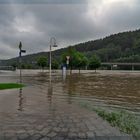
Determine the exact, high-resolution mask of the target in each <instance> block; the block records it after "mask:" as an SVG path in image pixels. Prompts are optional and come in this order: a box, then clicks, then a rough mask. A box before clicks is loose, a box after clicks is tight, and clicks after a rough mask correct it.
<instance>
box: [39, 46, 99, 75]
mask: <svg viewBox="0 0 140 140" xmlns="http://www.w3.org/2000/svg"><path fill="white" fill-rule="evenodd" d="M67 56H69V58H70V59H69V64H67ZM37 65H38V66H39V67H40V68H42V69H44V68H45V67H48V66H49V61H48V59H47V57H45V56H40V57H39V58H38V60H37ZM100 65H101V61H100V59H99V58H98V57H97V56H96V55H93V56H92V57H91V58H90V59H88V58H87V57H86V56H85V55H84V54H83V53H81V52H78V51H76V50H75V49H74V48H69V49H68V50H67V51H66V52H64V53H63V54H62V55H61V60H59V61H57V60H55V59H53V61H52V69H58V68H62V67H63V66H65V67H67V68H68V69H70V70H72V69H78V70H79V72H80V70H81V69H94V70H96V69H97V68H99V67H100Z"/></svg>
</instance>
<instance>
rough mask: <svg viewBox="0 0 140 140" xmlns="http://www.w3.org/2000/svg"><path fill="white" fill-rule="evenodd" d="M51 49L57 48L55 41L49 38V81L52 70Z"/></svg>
mask: <svg viewBox="0 0 140 140" xmlns="http://www.w3.org/2000/svg"><path fill="white" fill-rule="evenodd" d="M52 47H57V45H56V39H55V38H54V37H51V39H50V64H49V73H50V79H51V70H52Z"/></svg>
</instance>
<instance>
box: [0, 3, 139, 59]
mask: <svg viewBox="0 0 140 140" xmlns="http://www.w3.org/2000/svg"><path fill="white" fill-rule="evenodd" d="M102 1H103V0H100V2H99V0H98V1H97V0H95V1H94V2H95V9H93V16H88V15H87V14H88V10H89V5H88V4H90V3H88V4H87V3H86V2H87V1H86V2H84V3H83V2H82V1H81V2H80V0H77V1H76V2H77V4H72V3H74V0H72V1H64V0H61V1H57V0H55V1H52V0H51V1H49V0H48V2H54V3H53V4H45V5H44V4H19V3H18V4H13V5H10V4H8V3H7V4H0V59H1V58H10V57H14V56H16V55H18V43H19V41H22V43H23V47H24V49H26V50H27V53H35V52H40V51H44V50H48V49H49V39H50V37H53V36H54V37H56V40H57V42H58V44H59V47H66V46H68V45H71V44H76V43H78V42H84V41H88V40H91V39H97V38H100V37H104V36H106V35H109V34H112V33H117V32H119V31H124V30H130V29H136V28H139V26H140V18H139V13H140V10H139V9H140V7H139V5H140V4H139V2H138V1H137V0H135V2H136V4H135V5H134V6H133V5H132V6H131V7H128V6H127V5H125V4H120V3H116V4H112V5H110V7H109V6H108V7H105V10H103V12H102V13H101V14H100V15H98V16H97V17H95V13H94V12H96V10H98V8H99V7H100V3H102ZM7 2H8V1H7ZM11 2H12V1H11ZM22 2H24V3H25V1H22ZM30 2H31V1H30ZM55 2H56V3H57V4H56V3H55ZM64 2H65V3H64ZM96 2H98V4H96ZM0 3H2V0H1V1H0ZM62 3H63V4H62ZM68 3H71V4H68ZM92 4H93V5H94V3H92ZM96 6H97V7H96ZM98 6H99V7H98ZM91 14H92V13H91Z"/></svg>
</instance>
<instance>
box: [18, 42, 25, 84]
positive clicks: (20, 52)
mask: <svg viewBox="0 0 140 140" xmlns="http://www.w3.org/2000/svg"><path fill="white" fill-rule="evenodd" d="M22 53H26V50H22V43H21V41H20V43H19V69H20V83H22V73H21V65H22V55H21V54H22Z"/></svg>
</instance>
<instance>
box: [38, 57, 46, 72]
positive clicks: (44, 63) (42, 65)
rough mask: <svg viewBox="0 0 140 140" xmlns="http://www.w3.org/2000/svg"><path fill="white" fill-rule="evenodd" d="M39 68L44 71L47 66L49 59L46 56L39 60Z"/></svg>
mask: <svg viewBox="0 0 140 140" xmlns="http://www.w3.org/2000/svg"><path fill="white" fill-rule="evenodd" d="M37 64H38V66H40V67H41V68H42V69H44V67H45V66H47V58H46V57H44V56H41V57H39V58H38V60H37Z"/></svg>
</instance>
